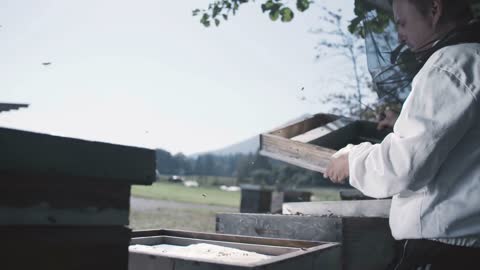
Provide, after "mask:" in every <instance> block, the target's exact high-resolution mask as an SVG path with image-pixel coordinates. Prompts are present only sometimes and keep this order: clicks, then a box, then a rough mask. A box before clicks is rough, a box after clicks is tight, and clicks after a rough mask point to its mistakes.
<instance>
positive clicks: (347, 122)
mask: <svg viewBox="0 0 480 270" xmlns="http://www.w3.org/2000/svg"><path fill="white" fill-rule="evenodd" d="M376 127H377V123H376V122H369V121H360V120H353V119H350V118H345V117H340V116H337V115H333V114H316V115H314V116H312V117H310V118H307V119H304V120H301V121H298V122H295V123H292V124H290V125H288V126H286V127H282V128H279V129H276V130H273V131H271V132H267V133H264V134H261V135H260V154H261V155H263V156H267V157H270V158H273V159H277V160H281V161H284V162H287V163H290V164H293V165H297V166H300V167H302V168H305V169H309V170H313V171H318V172H324V171H325V168H326V166H327V165H328V163H329V162H330V159H331V156H332V155H333V154H334V153H335V152H336V151H337V150H338V149H340V148H342V147H344V146H346V145H347V144H349V143H352V144H358V143H361V142H365V141H369V142H372V143H378V142H381V141H382V140H383V138H384V137H385V136H386V135H387V134H388V133H389V132H391V130H383V131H378V130H377V128H376Z"/></svg>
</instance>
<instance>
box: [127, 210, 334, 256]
mask: <svg viewBox="0 0 480 270" xmlns="http://www.w3.org/2000/svg"><path fill="white" fill-rule="evenodd" d="M248 215H250V214H248ZM252 215H254V214H252ZM217 220H218V215H217ZM217 223H218V222H217ZM152 236H171V237H183V238H192V239H204V240H214V241H229V242H236V243H246V244H258V245H275V246H285V247H292V248H309V247H314V246H315V245H317V244H318V243H317V242H321V243H322V242H323V243H325V241H315V240H311V239H307V240H294V239H288V240H287V239H278V238H263V237H251V236H248V235H238V234H225V233H204V232H192V231H182V230H165V229H159V230H158V229H154V230H138V231H133V232H132V238H139V237H152Z"/></svg>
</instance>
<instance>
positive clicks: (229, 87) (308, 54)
mask: <svg viewBox="0 0 480 270" xmlns="http://www.w3.org/2000/svg"><path fill="white" fill-rule="evenodd" d="M209 2H211V1H206V0H182V1H180V0H176V1H166V0H136V1H133V0H82V1H80V0H78V1H73V0H69V1H66V0H43V1H40V0H2V1H0V25H1V27H0V59H1V61H0V78H1V80H0V102H18V103H29V104H30V107H29V108H28V109H22V110H19V111H14V112H7V113H2V114H0V126H3V127H13V128H18V129H24V130H31V131H38V132H42V133H49V134H56V135H62V136H68V137H74V138H82V139H88V140H96V141H103V142H110V143H117V144H125V145H134V146H141V147H147V148H163V149H166V150H168V151H171V152H173V153H176V152H183V153H186V154H191V153H196V152H202V151H208V150H215V149H218V148H222V147H224V146H227V145H229V144H233V143H236V142H238V141H241V140H244V139H246V138H249V137H251V136H253V135H256V134H259V133H261V132H264V131H267V130H270V129H272V128H275V127H276V126H278V125H280V124H282V123H284V122H286V121H289V120H290V119H294V118H297V117H299V116H301V115H303V114H306V113H310V114H313V113H319V112H325V111H327V110H328V107H327V106H326V105H324V104H322V103H321V102H320V101H319V99H320V98H322V97H323V96H325V94H326V93H328V92H329V91H331V90H332V88H335V89H338V85H335V83H334V81H335V80H336V79H337V78H338V77H341V76H348V73H346V72H345V70H347V69H348V67H347V66H346V64H345V63H344V62H342V61H341V60H339V59H335V58H331V59H330V58H328V59H323V60H322V61H321V62H316V61H315V50H314V47H315V44H316V42H317V41H318V40H319V37H318V36H316V35H314V34H311V33H309V30H310V29H312V28H315V27H318V26H321V20H319V18H318V17H319V14H320V13H321V9H320V5H318V4H317V5H315V6H313V7H312V8H311V9H310V10H308V11H307V12H305V13H304V14H298V12H297V14H296V15H297V16H296V17H295V19H294V20H293V21H292V22H291V23H280V22H271V21H270V20H269V19H268V16H267V15H266V14H262V13H261V10H260V7H259V3H256V4H247V5H244V6H241V9H240V10H239V13H238V14H237V16H235V17H231V18H230V20H229V21H227V22H225V23H222V24H221V25H220V27H211V28H204V27H203V26H202V25H201V24H200V23H199V22H198V20H199V17H192V10H193V9H195V8H203V7H206V6H207V4H208V3H209ZM317 2H319V1H317ZM321 2H324V3H328V4H329V7H330V8H332V9H337V8H342V9H343V10H344V14H346V16H347V17H349V18H351V16H352V10H353V0H345V1H333V0H324V1H321ZM45 62H51V65H42V63H45ZM302 87H304V90H303V91H301V88H302Z"/></svg>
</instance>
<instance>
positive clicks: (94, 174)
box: [0, 128, 155, 184]
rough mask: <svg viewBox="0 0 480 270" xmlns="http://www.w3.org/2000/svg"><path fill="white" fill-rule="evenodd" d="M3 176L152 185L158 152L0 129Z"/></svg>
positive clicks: (0, 164)
mask: <svg viewBox="0 0 480 270" xmlns="http://www.w3.org/2000/svg"><path fill="white" fill-rule="evenodd" d="M0 149H2V151H1V152H0V176H1V179H2V181H5V180H4V179H7V177H9V178H10V177H15V176H22V177H26V178H31V179H35V178H36V177H38V176H45V177H48V178H49V179H58V180H62V181H71V180H81V179H83V178H89V179H95V180H97V181H113V182H112V183H121V182H123V183H131V184H151V183H152V182H153V181H154V180H155V152H154V151H153V150H149V149H142V148H137V147H130V146H120V145H114V144H108V143H100V142H91V141H85V140H79V139H72V138H66V137H59V136H52V135H46V134H39V133H34V132H28V131H21V130H15V129H7V128H0Z"/></svg>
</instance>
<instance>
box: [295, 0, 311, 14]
mask: <svg viewBox="0 0 480 270" xmlns="http://www.w3.org/2000/svg"><path fill="white" fill-rule="evenodd" d="M309 7H310V1H309V0H297V9H298V10H299V11H300V12H304V11H305V10H307V9H308V8H309Z"/></svg>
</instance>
